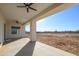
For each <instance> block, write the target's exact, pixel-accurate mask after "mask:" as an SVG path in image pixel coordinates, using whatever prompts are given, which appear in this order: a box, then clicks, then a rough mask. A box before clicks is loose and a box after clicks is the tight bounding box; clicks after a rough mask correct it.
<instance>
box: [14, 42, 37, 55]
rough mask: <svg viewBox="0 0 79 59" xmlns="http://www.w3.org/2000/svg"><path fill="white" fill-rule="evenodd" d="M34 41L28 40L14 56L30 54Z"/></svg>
mask: <svg viewBox="0 0 79 59" xmlns="http://www.w3.org/2000/svg"><path fill="white" fill-rule="evenodd" d="M35 43H36V42H31V41H30V42H28V43H27V44H26V45H25V46H24V47H23V48H22V49H21V50H20V51H19V52H18V53H17V54H16V55H15V56H32V54H33V51H34V47H35Z"/></svg>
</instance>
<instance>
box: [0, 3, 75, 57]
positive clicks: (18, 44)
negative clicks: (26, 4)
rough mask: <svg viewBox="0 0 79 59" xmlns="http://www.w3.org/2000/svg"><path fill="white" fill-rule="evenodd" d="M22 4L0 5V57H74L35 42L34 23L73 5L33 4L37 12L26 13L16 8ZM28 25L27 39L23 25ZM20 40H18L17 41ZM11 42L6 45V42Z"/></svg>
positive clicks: (22, 9)
mask: <svg viewBox="0 0 79 59" xmlns="http://www.w3.org/2000/svg"><path fill="white" fill-rule="evenodd" d="M19 5H22V6H23V4H21V3H20V4H19V3H14V4H11V3H10V4H6V3H3V4H0V8H1V9H0V14H1V15H0V21H2V22H0V24H1V25H0V32H1V33H0V35H1V36H0V43H1V48H0V55H2V56H3V55H5V56H6V55H11V56H14V55H16V56H26V55H27V56H32V55H34V56H42V55H45V56H46V55H47V56H48V55H49V56H54V55H55V56H56V55H58V56H61V55H63V56H66V55H68V56H69V55H70V56H75V55H74V54H71V53H68V52H65V51H62V50H60V49H57V48H54V47H51V46H48V45H46V44H44V43H41V42H38V41H37V34H36V22H37V21H38V20H41V19H42V18H45V17H47V16H50V15H54V14H56V13H58V12H60V11H63V10H65V9H67V8H70V7H72V6H74V5H76V4H74V3H66V4H65V3H45V4H43V3H34V4H33V5H32V7H34V8H36V9H37V11H33V10H30V11H29V12H27V11H26V8H17V6H19ZM28 23H30V34H29V38H24V37H27V35H26V34H25V25H26V24H28ZM15 29H17V30H15ZM17 38H20V39H17ZM9 39H10V40H13V39H17V40H13V42H9V43H6V41H8V40H9Z"/></svg>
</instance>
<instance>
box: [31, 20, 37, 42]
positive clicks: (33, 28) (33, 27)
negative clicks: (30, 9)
mask: <svg viewBox="0 0 79 59" xmlns="http://www.w3.org/2000/svg"><path fill="white" fill-rule="evenodd" d="M30 39H31V41H36V20H32V21H31V24H30Z"/></svg>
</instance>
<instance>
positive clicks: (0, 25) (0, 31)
mask: <svg viewBox="0 0 79 59" xmlns="http://www.w3.org/2000/svg"><path fill="white" fill-rule="evenodd" d="M4 23H5V20H4V17H3V16H2V14H1V13H0V43H1V42H4Z"/></svg>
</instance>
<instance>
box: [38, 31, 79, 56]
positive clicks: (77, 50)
mask: <svg viewBox="0 0 79 59" xmlns="http://www.w3.org/2000/svg"><path fill="white" fill-rule="evenodd" d="M37 39H38V41H39V42H42V43H45V44H47V45H50V46H53V47H56V48H59V49H62V50H65V51H67V52H70V53H73V54H75V55H79V33H77V32H76V33H75V32H38V33H37Z"/></svg>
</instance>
